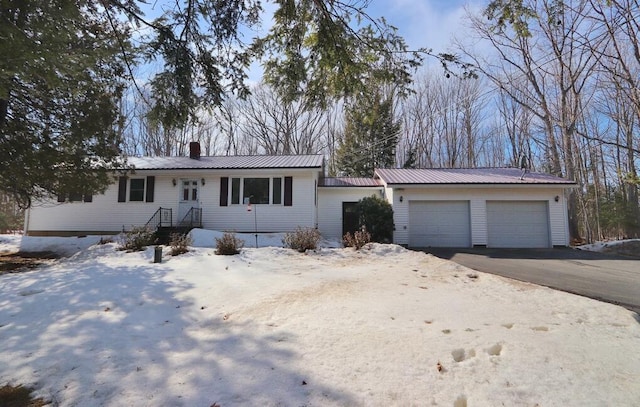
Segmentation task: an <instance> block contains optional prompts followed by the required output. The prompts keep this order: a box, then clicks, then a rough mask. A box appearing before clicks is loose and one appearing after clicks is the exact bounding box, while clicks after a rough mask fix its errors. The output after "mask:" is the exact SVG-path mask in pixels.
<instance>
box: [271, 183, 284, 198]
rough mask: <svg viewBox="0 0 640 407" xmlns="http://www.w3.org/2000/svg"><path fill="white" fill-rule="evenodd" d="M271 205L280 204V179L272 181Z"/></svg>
mask: <svg viewBox="0 0 640 407" xmlns="http://www.w3.org/2000/svg"><path fill="white" fill-rule="evenodd" d="M271 203H272V204H274V205H280V204H281V203H282V178H274V179H273V197H272V200H271Z"/></svg>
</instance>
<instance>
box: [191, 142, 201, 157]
mask: <svg viewBox="0 0 640 407" xmlns="http://www.w3.org/2000/svg"><path fill="white" fill-rule="evenodd" d="M189 158H192V159H194V160H199V159H200V143H198V142H197V141H192V142H191V143H189Z"/></svg>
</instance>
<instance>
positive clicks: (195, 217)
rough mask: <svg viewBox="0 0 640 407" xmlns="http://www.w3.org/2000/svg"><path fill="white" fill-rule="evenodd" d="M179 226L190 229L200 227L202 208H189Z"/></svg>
mask: <svg viewBox="0 0 640 407" xmlns="http://www.w3.org/2000/svg"><path fill="white" fill-rule="evenodd" d="M180 226H188V227H192V228H201V227H202V208H191V209H189V211H188V212H187V214H186V215H184V218H182V220H181V221H180Z"/></svg>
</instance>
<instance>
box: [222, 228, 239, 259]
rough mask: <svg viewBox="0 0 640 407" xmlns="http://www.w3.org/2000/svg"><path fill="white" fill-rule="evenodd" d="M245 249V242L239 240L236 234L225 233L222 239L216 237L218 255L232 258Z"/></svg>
mask: <svg viewBox="0 0 640 407" xmlns="http://www.w3.org/2000/svg"><path fill="white" fill-rule="evenodd" d="M243 247H244V241H243V240H242V239H238V238H237V237H236V235H235V233H229V232H224V234H223V235H222V237H221V238H217V237H216V254H221V255H225V256H232V255H234V254H238V253H240V250H241V249H242V248H243Z"/></svg>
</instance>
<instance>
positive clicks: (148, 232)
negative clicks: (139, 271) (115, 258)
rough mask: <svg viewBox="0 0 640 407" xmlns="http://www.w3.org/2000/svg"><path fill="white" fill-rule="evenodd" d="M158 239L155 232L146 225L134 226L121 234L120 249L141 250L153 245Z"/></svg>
mask: <svg viewBox="0 0 640 407" xmlns="http://www.w3.org/2000/svg"><path fill="white" fill-rule="evenodd" d="M155 240H156V235H155V232H154V231H153V230H152V229H150V228H147V227H145V226H134V227H132V228H131V230H130V231H128V232H125V233H123V234H122V235H120V250H127V251H130V252H139V251H141V250H144V248H145V247H147V246H149V245H152V244H153V243H154V242H155Z"/></svg>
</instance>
